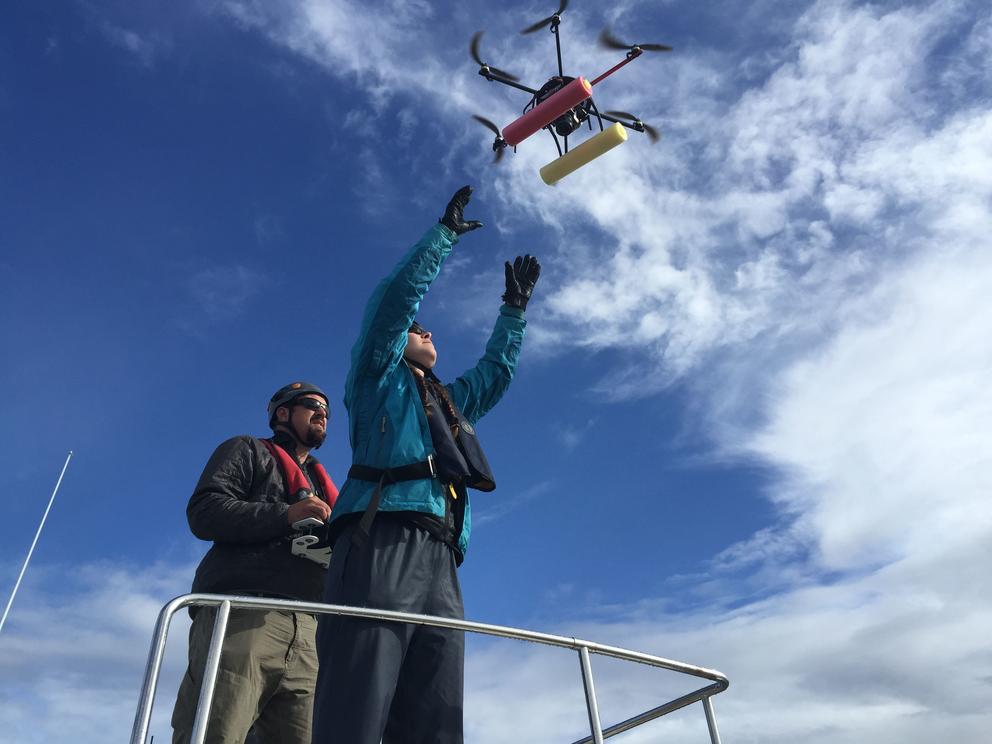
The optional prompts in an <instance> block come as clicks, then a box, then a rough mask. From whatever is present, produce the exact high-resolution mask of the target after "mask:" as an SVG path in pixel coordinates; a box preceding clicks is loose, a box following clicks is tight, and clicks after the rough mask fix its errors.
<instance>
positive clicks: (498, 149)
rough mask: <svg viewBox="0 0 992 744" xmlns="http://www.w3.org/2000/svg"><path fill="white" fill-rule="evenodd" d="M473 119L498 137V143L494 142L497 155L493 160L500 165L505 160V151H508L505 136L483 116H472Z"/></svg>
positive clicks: (494, 150)
mask: <svg viewBox="0 0 992 744" xmlns="http://www.w3.org/2000/svg"><path fill="white" fill-rule="evenodd" d="M472 118H473V119H475V120H476V121H477V122H479V123H480V124H482V126H484V127H486V129H488V130H490V131H491V132H492V133H493V134H495V135H496V141H495V142H493V152H495V153H496V156H495V157H494V158H493V162H494V163H498V162H499V161H500V160H502V159H503V150H505V149H506V142H505V141H504V140H503V134H502V133H501V132H500V131H499V127H498V126H496V125H495V124H493V123H492V122H491V121H489V119H486V118H485V117H483V116H478V115H476V114H472Z"/></svg>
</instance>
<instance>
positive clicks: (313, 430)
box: [303, 424, 327, 449]
mask: <svg viewBox="0 0 992 744" xmlns="http://www.w3.org/2000/svg"><path fill="white" fill-rule="evenodd" d="M325 439H327V429H326V428H321V427H320V426H317V425H316V424H310V425H309V426H308V427H307V431H306V434H304V436H303V444H305V445H306V446H307V447H313V448H314V449H318V448H319V447H320V445H322V444H323V443H324V440H325Z"/></svg>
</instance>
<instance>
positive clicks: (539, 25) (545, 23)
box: [520, 0, 568, 34]
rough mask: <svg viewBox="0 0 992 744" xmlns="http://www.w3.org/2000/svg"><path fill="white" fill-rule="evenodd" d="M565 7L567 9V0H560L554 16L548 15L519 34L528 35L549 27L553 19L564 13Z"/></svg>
mask: <svg viewBox="0 0 992 744" xmlns="http://www.w3.org/2000/svg"><path fill="white" fill-rule="evenodd" d="M567 7H568V0H561V3H560V5H559V8H558V12H557V13H555V14H554V15H549V16H548V17H547V18H545V19H544V20H543V21H538V22H537V23H535V24H534V25H533V26H528V27H527V28H525V29H524V30H523V31H521V32H520V33H521V34H530V33H533V32H534V31H537V30H539V29H542V28H544V27H545V26H550V25H551V22H552V21H554V19H555V18H557V17H558V16H560V15H561V14H562V13H564V12H565V8H567Z"/></svg>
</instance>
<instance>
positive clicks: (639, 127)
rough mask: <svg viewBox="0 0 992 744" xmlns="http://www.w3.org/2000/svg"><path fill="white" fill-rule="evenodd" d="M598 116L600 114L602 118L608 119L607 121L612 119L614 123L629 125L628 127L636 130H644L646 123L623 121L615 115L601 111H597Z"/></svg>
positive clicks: (623, 125)
mask: <svg viewBox="0 0 992 744" xmlns="http://www.w3.org/2000/svg"><path fill="white" fill-rule="evenodd" d="M596 116H598V117H599V118H600V119H606V121H611V122H613V123H614V124H619V125H620V126H622V127H627V129H633V130H634V131H635V132H643V131H644V124H643V123H641V122H634V123H631V122H626V121H622V120H621V119H617V118H616V117H614V116H610V115H609V114H604V113H602V112H600V111H596ZM601 126H602V125H601Z"/></svg>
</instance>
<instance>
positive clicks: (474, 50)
mask: <svg viewBox="0 0 992 744" xmlns="http://www.w3.org/2000/svg"><path fill="white" fill-rule="evenodd" d="M481 38H482V32H481V31H476V32H475V35H474V36H473V37H472V43H471V44H469V46H468V51H469V54H471V55H472V59H474V60H475V61H476V62H477V63H478V65H479V67H482V68H485V69H488V70H489V71H490V72H495V73H496V74H497V75H499V76H500V77H503V78H506V79H507V80H514V81H516V80H519V79H520V78H518V77H517V76H516V75H511V74H510V73H508V72H505V71H503V70H501V69H499V68H498V67H493V66H492V65H487V64H486V63H485V62H483V61H482V55H480V54H479V39H481Z"/></svg>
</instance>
